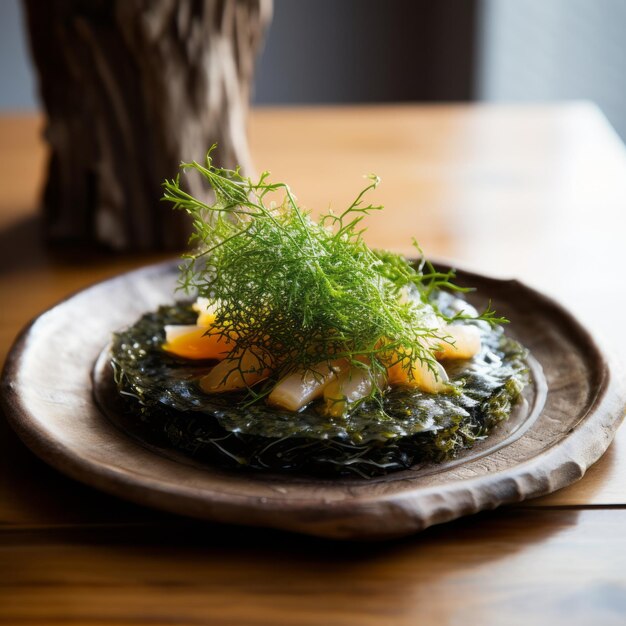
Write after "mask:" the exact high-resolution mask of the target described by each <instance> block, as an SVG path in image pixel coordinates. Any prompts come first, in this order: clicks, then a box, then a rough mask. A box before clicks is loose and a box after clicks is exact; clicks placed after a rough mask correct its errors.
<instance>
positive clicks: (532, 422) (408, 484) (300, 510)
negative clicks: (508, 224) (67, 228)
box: [2, 263, 626, 539]
mask: <svg viewBox="0 0 626 626" xmlns="http://www.w3.org/2000/svg"><path fill="white" fill-rule="evenodd" d="M176 275H177V270H176V264H175V263H166V264H160V265H154V266H150V267H147V268H144V269H141V270H138V271H135V272H130V273H128V274H123V275H121V276H119V277H117V278H113V279H111V280H108V281H106V282H103V283H100V284H97V285H94V286H93V287H90V288H88V289H86V290H84V291H81V292H79V293H78V294H76V295H75V296H73V297H71V298H69V299H68V300H65V301H64V302H61V303H60V304H58V305H57V306H55V307H53V308H52V309H50V310H49V311H47V312H46V313H44V314H43V315H41V316H40V317H38V318H37V319H36V320H35V321H34V322H33V323H32V324H31V325H30V326H29V327H28V328H27V329H26V330H25V331H24V332H23V333H22V335H21V336H20V337H19V338H18V340H17V341H16V343H15V345H14V347H13V349H12V351H11V354H10V355H9V358H8V360H7V363H6V366H5V370H4V373H3V378H2V400H3V404H4V408H5V411H6V414H7V416H8V417H9V419H10V421H11V423H12V425H13V427H14V428H15V430H16V431H17V432H18V434H19V435H20V436H21V437H22V439H23V440H24V441H25V443H26V444H27V445H28V446H29V447H30V448H31V449H32V450H33V451H34V452H35V453H36V454H37V455H39V456H40V457H41V458H42V459H44V460H45V461H47V462H48V463H50V464H51V465H53V466H54V467H56V468H57V469H59V470H61V471H62V472H64V473H66V474H68V475H70V476H72V477H73V478H75V479H77V480H80V481H82V482H84V483H87V484H89V485H92V486H94V487H97V488H99V489H102V490H104V491H107V492H109V493H113V494H115V495H118V496H120V497H122V498H126V499H129V500H133V501H136V502H139V503H142V504H146V505H149V506H154V507H157V508H161V509H165V510H168V511H173V512H176V513H181V514H185V515H190V516H194V517H199V518H204V519H210V520H215V521H220V522H227V523H237V524H249V525H259V526H270V527H276V528H282V529H289V530H293V531H298V532H303V533H309V534H314V535H320V536H327V537H337V538H354V539H364V538H369V539H374V538H376V539H382V538H387V537H394V536H400V535H406V534H410V533H413V532H416V531H418V530H421V529H423V528H426V527H427V526H430V525H432V524H437V523H440V522H445V521H448V520H451V519H454V518H457V517H459V516H461V515H466V514H469V513H474V512H477V511H480V510H482V509H488V508H495V507H497V506H499V505H501V504H505V503H509V502H519V501H520V500H523V499H525V498H530V497H535V496H539V495H543V494H546V493H549V492H551V491H554V490H556V489H559V488H561V487H564V486H566V485H569V484H570V483H572V482H574V481H576V480H578V479H579V478H581V477H582V476H583V474H584V473H585V470H586V469H587V468H588V467H589V466H590V465H591V464H592V463H594V462H595V461H596V460H597V459H598V458H599V457H600V456H601V455H602V453H603V452H604V451H605V450H606V448H607V447H608V445H609V443H610V442H611V440H612V439H613V436H614V433H615V430H616V429H617V427H618V425H619V424H620V422H621V420H622V417H623V409H624V406H625V404H626V393H625V391H624V388H623V387H622V386H621V385H618V382H617V379H616V377H615V376H614V375H613V374H612V373H611V371H610V369H609V366H608V364H607V362H606V360H605V359H604V357H603V356H602V354H601V352H600V350H599V349H598V347H597V346H596V344H595V342H594V341H593V339H592V338H591V337H590V335H589V333H588V332H587V331H586V330H585V329H583V328H582V327H581V326H580V325H579V324H578V322H576V320H574V318H573V317H572V316H571V315H570V314H569V313H568V312H567V311H565V310H564V309H563V308H561V307H560V306H559V305H558V304H556V303H555V302H553V301H552V300H550V299H549V298H547V297H545V296H543V295H541V294H539V293H537V292H536V291H533V290H532V289H529V288H528V287H526V286H524V285H522V284H521V283H519V282H517V281H502V280H495V279H492V278H487V277H484V276H480V275H476V274H470V273H467V272H459V281H460V282H462V283H465V284H469V285H472V286H474V287H477V289H478V291H477V293H476V294H473V295H472V296H471V297H470V300H472V301H473V302H474V304H476V305H477V306H479V307H480V306H481V305H484V303H485V301H486V300H487V299H491V300H492V302H493V305H494V307H495V308H496V310H497V311H498V313H500V314H502V315H505V316H506V317H508V318H509V319H510V320H511V324H510V326H509V327H508V332H510V333H511V334H512V335H513V336H515V337H516V338H518V339H519V340H520V341H521V342H522V343H523V344H524V345H526V346H527V347H528V348H530V350H531V354H532V359H531V360H530V365H531V371H532V377H533V383H532V385H531V386H530V387H529V388H528V389H527V391H526V393H525V403H524V404H523V405H521V406H520V407H519V408H518V410H517V411H516V413H515V415H514V416H513V418H512V419H511V421H510V422H509V423H508V424H507V425H506V426H505V427H504V428H502V429H501V430H500V431H499V432H496V433H494V434H493V435H492V436H491V437H490V438H489V439H488V440H487V441H486V442H484V443H483V444H481V445H480V446H478V447H475V448H474V449H473V450H471V451H469V452H467V453H465V455H464V456H463V457H460V458H459V459H457V460H455V461H453V462H450V463H445V464H442V465H431V466H427V467H421V468H419V469H413V470H408V471H404V472H398V473H395V474H391V475H389V476H385V477H383V478H378V479H374V480H362V479H337V480H322V479H313V478H302V477H295V476H289V475H266V474H260V473H255V474H251V473H235V472H227V471H222V470H218V469H215V468H212V467H208V466H203V465H201V464H198V463H195V462H193V461H192V460H189V459H187V458H185V457H182V456H181V455H177V454H176V453H173V452H172V451H168V450H161V449H155V448H150V447H148V446H145V445H142V444H141V443H139V442H137V441H136V440H134V439H132V438H131V437H129V436H128V435H126V434H125V433H124V432H123V431H122V430H120V429H119V428H118V427H116V426H115V425H114V423H113V422H112V421H111V420H109V419H107V417H105V416H104V415H103V414H102V412H101V411H100V410H99V408H98V405H97V403H96V402H95V401H94V398H93V395H92V379H91V376H92V370H93V368H94V363H95V362H96V360H97V359H98V356H99V355H100V354H101V353H102V350H103V347H104V346H106V345H107V343H108V341H109V339H110V336H111V333H112V332H113V331H115V330H117V329H119V328H121V327H123V326H125V325H127V324H130V323H132V322H134V321H135V320H136V319H137V318H139V316H140V315H141V314H142V313H144V312H146V311H149V310H152V309H155V308H156V307H158V305H160V304H164V303H167V302H171V301H172V300H173V298H174V296H173V293H174V286H175V280H176ZM106 371H107V370H106V359H101V360H100V366H99V368H97V371H96V375H97V377H100V378H102V377H103V376H104V377H105V378H106Z"/></svg>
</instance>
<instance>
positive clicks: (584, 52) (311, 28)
mask: <svg viewBox="0 0 626 626" xmlns="http://www.w3.org/2000/svg"><path fill="white" fill-rule="evenodd" d="M41 1H42V2H45V1H46V0H41ZM452 2H455V4H454V9H450V7H452V6H453V5H452V4H451V3H449V2H446V0H438V2H435V1H434V0H431V2H428V1H421V0H420V1H419V2H418V0H275V17H274V22H273V24H272V26H271V29H270V33H269V38H268V42H267V44H266V47H265V50H264V53H263V55H262V57H261V60H260V63H259V67H258V72H257V81H256V95H255V100H256V102H258V103H261V104H266V103H290V104H293V103H325V102H371V101H385V100H387V101H389V100H392V101H393V100H409V101H410V100H424V99H431V100H432V99H443V100H454V99H460V98H464V97H470V96H471V95H472V93H473V95H475V96H476V97H477V98H478V99H481V100H487V101H508V102H512V101H522V102H526V101H533V102H538V101H546V100H565V99H579V98H585V99H591V100H593V101H595V102H597V103H598V104H599V105H600V107H601V108H602V109H603V110H604V112H605V113H606V114H607V116H608V117H609V119H610V120H611V122H612V123H613V125H614V126H615V127H616V129H617V130H618V132H619V133H620V134H621V136H622V137H623V138H626V2H625V1H624V0H480V3H479V10H478V16H477V18H476V23H477V24H478V28H476V29H475V30H476V33H477V34H476V43H477V46H476V47H477V48H478V53H477V55H476V59H475V60H476V63H475V72H472V71H471V70H472V68H471V65H472V63H471V61H473V60H474V59H473V58H469V57H471V56H472V55H471V45H470V44H471V42H468V43H467V45H466V46H465V47H467V48H468V50H469V51H470V52H469V53H468V55H463V54H458V53H456V54H452V55H451V56H450V55H448V58H446V56H445V54H446V50H447V49H448V48H449V46H448V45H447V44H449V42H457V41H458V40H459V37H462V34H463V32H464V30H467V29H468V24H470V22H471V21H472V19H473V16H472V15H471V12H467V7H468V6H469V5H471V4H473V3H470V2H469V0H464V1H463V2H462V3H460V2H458V1H457V0H452ZM442 5H446V6H447V9H446V11H447V13H446V11H443V12H436V11H435V9H434V7H441V6H442ZM357 7H358V9H357ZM460 7H463V8H460ZM451 11H452V12H451ZM455 29H456V30H455ZM435 31H436V32H435ZM465 56H468V58H465ZM420 63H421V65H420ZM436 63H437V64H438V67H439V68H442V67H443V69H439V70H438V71H437V72H432V71H431V72H429V71H428V68H429V67H430V66H434V65H435V64H436ZM464 64H465V65H464ZM455 70H456V71H457V75H456V76H454V75H453V72H454V71H455ZM473 74H475V79H476V80H475V83H474V88H473V89H472V88H471V86H467V85H460V81H462V80H463V78H462V76H463V75H466V76H467V77H468V79H470V78H471V77H472V75H473ZM446 78H447V79H448V81H447V83H444V82H442V81H444V79H446ZM438 81H439V82H438ZM455 86H458V87H459V88H458V89H455ZM433 94H435V95H436V97H433ZM36 106H37V98H36V95H35V88H34V85H33V76H32V71H31V69H30V62H29V58H28V51H27V49H26V45H25V38H24V33H23V28H22V23H21V14H20V6H19V0H0V109H33V108H35V107H36Z"/></svg>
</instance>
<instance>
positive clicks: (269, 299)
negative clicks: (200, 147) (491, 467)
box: [111, 153, 529, 478]
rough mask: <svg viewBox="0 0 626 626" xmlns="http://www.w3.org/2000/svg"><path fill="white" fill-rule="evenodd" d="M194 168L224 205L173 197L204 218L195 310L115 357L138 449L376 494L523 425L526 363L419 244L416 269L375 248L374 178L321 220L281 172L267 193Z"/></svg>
mask: <svg viewBox="0 0 626 626" xmlns="http://www.w3.org/2000/svg"><path fill="white" fill-rule="evenodd" d="M184 167H185V169H191V170H193V171H194V173H195V174H196V175H199V176H201V177H202V179H203V181H204V182H205V184H206V185H207V186H208V187H209V188H210V190H211V192H212V194H213V196H214V201H213V203H211V204H207V203H206V202H204V201H202V200H198V199H196V198H193V197H192V196H190V195H189V194H188V193H187V192H186V191H184V190H183V189H182V188H181V185H180V183H179V180H178V179H177V180H174V181H167V182H166V183H165V199H166V200H169V201H171V202H172V203H173V205H174V208H176V209H184V210H186V211H187V212H188V213H189V214H190V216H191V218H192V219H193V224H194V234H193V236H192V241H193V242H194V244H195V246H194V248H193V250H192V251H191V252H190V253H189V254H188V255H186V256H187V260H186V262H185V263H184V264H183V265H182V266H181V277H180V280H179V282H180V287H181V289H182V291H183V292H186V294H187V295H188V296H193V299H192V300H187V301H184V300H183V301H179V302H176V303H168V304H167V305H164V306H161V307H159V308H158V309H157V310H156V311H149V312H146V314H144V315H143V316H142V317H141V318H140V319H139V320H137V321H136V322H135V323H134V324H132V325H131V326H130V327H128V328H126V329H123V330H121V331H120V332H118V333H116V335H115V337H114V340H113V342H112V345H111V365H112V367H113V369H114V372H115V380H116V383H117V389H118V392H119V394H120V395H121V398H122V400H123V403H119V404H120V405H122V404H123V405H124V406H122V410H124V411H125V412H126V414H127V419H126V422H127V424H129V425H131V426H132V424H133V422H135V426H136V428H135V429H134V430H135V434H136V436H138V437H142V436H145V433H149V434H150V435H151V438H152V439H154V440H156V441H158V440H159V439H161V440H163V441H164V442H167V443H169V444H170V445H171V446H172V447H174V448H176V449H178V450H179V451H181V452H183V453H185V454H188V455H189V456H191V457H193V458H194V459H199V460H203V461H207V462H211V463H214V464H216V465H217V466H220V467H226V468H229V469H244V470H247V471H251V470H254V471H279V472H299V473H306V474H310V475H319V476H350V475H352V476H359V477H362V478H371V477H374V476H380V475H384V474H387V473H389V472H393V471H399V470H403V469H408V468H410V467H415V466H417V465H419V464H423V463H429V462H434V463H437V462H442V461H445V460H450V459H453V458H456V457H458V455H459V453H460V452H462V451H463V450H465V449H468V448H471V447H472V446H473V445H474V444H475V443H476V442H477V441H481V440H484V439H486V438H487V437H488V436H489V434H490V433H491V432H492V430H493V429H495V428H497V427H498V425H499V424H501V423H503V422H505V421H506V420H508V418H509V416H510V414H511V412H512V411H513V409H514V407H515V406H516V404H517V403H518V402H519V401H520V400H521V391H522V390H523V388H524V387H525V386H526V385H527V383H528V378H529V375H528V374H529V372H528V370H529V367H528V364H527V359H526V357H527V350H526V349H525V348H524V347H523V346H522V345H521V344H520V343H519V342H518V341H516V340H514V339H512V338H511V337H510V336H508V335H507V334H506V333H505V331H504V329H503V326H502V325H503V324H505V323H506V321H507V320H505V319H503V318H500V317H498V316H497V314H496V312H494V311H493V309H491V308H490V307H489V306H487V307H486V308H485V309H484V310H483V311H482V312H478V311H477V310H476V309H475V308H474V307H473V306H472V305H470V304H469V303H468V302H467V300H465V299H464V297H463V296H464V294H465V293H466V292H467V291H468V289H467V288H466V287H462V286H460V285H458V284H456V283H455V275H454V272H453V271H452V270H450V269H448V270H446V271H441V270H438V269H436V268H435V267H434V266H433V265H432V264H431V263H430V262H428V261H427V260H426V259H425V258H424V257H423V255H421V250H420V249H419V247H418V246H417V244H416V254H418V253H419V254H420V255H421V256H420V257H419V258H418V259H417V260H415V261H413V262H410V261H407V260H405V259H404V258H403V257H401V256H400V255H397V254H393V253H391V252H388V251H381V250H372V249H370V248H369V247H368V246H367V244H366V243H365V241H364V238H363V231H364V230H365V229H364V228H363V227H362V220H363V218H364V217H366V216H367V215H368V214H369V213H370V212H371V211H374V210H380V209H381V207H374V206H372V205H370V204H367V202H366V197H367V192H369V191H371V190H372V189H374V188H375V187H376V186H377V184H378V179H377V178H376V177H374V176H372V177H369V180H368V183H367V186H366V187H365V189H364V190H362V191H361V192H360V193H359V194H358V195H357V197H356V199H355V200H354V202H353V203H352V204H351V205H350V206H349V207H347V208H346V209H345V210H343V209H342V210H340V211H339V212H337V213H333V212H328V213H326V214H323V215H322V216H321V217H320V218H319V219H318V220H314V219H312V217H311V216H310V214H309V213H308V212H306V211H305V210H303V209H302V208H301V207H300V206H299V205H298V202H297V200H296V198H295V196H294V195H293V194H292V192H291V191H290V189H289V187H288V186H287V185H286V184H284V183H275V182H272V181H271V180H270V179H269V176H268V174H267V173H266V174H263V175H262V176H261V177H260V179H259V180H258V181H252V180H250V179H248V178H245V177H243V176H242V175H241V174H240V173H239V172H238V171H233V170H225V169H221V168H218V167H216V166H215V165H214V164H213V162H212V159H211V156H210V153H209V155H208V156H207V162H206V164H205V165H200V164H198V163H192V164H188V165H186V166H184ZM164 304H165V303H164ZM131 430H132V429H131Z"/></svg>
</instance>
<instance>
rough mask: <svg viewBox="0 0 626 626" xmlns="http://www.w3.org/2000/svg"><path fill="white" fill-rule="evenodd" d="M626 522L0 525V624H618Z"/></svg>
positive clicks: (623, 517) (538, 514) (550, 518)
mask: <svg viewBox="0 0 626 626" xmlns="http://www.w3.org/2000/svg"><path fill="white" fill-rule="evenodd" d="M625 524H626V512H625V511H582V512H579V511H551V510H511V509H509V510H502V511H498V512H494V513H490V514H481V515H478V516H475V517H472V518H467V519H465V520H463V521H459V522H453V523H451V524H446V525H444V526H439V527H434V528H431V529H429V530H427V531H425V532H424V533H421V534H420V535H418V536H415V537H413V538H410V539H407V540H403V541H397V542H394V543H392V544H385V545H384V546H382V545H380V546H376V545H372V544H367V545H363V544H336V543H329V542H321V541H318V540H310V539H308V540H304V539H303V538H301V537H295V536H292V535H286V534H277V533H271V532H263V531H259V530H251V529H237V528H236V527H230V528H225V527H223V526H212V525H209V524H190V523H180V522H173V523H168V524H166V525H158V526H154V527H152V528H150V529H146V528H128V527H126V528H115V527H107V528H101V527H96V528H93V527H81V528H65V529H57V530H50V531H45V532H42V531H37V532H33V531H31V530H24V531H0V623H5V624H20V625H22V624H24V625H33V626H34V625H38V626H39V625H41V624H59V623H61V624H102V625H104V624H106V625H108V626H112V625H115V626H121V625H124V624H128V625H131V624H176V625H177V626H184V625H192V624H207V623H211V624H220V625H226V626H232V625H235V624H245V625H246V626H269V625H272V626H274V625H280V624H285V625H287V624H289V625H290V626H300V625H302V626H319V625H320V624H328V625H334V626H353V625H354V624H363V625H365V626H374V625H379V624H385V625H389V624H392V625H394V626H405V625H406V626H408V625H414V624H427V625H428V626H439V625H442V626H443V625H449V624H453V625H456V624H459V625H464V624H481V626H496V625H497V626H501V625H503V624H506V625H507V626H526V625H527V624H538V625H548V624H550V625H552V626H561V625H563V626H565V625H567V626H588V625H589V624H593V623H598V624H602V626H618V625H621V624H623V618H624V615H625V613H626V604H625V601H624V598H625V597H626V574H625V571H626V556H625V555H626V538H625V536H624V533H623V528H624V525H625ZM607 538H610V541H608V540H607Z"/></svg>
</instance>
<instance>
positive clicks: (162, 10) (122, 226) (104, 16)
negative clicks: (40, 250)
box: [24, 0, 272, 250]
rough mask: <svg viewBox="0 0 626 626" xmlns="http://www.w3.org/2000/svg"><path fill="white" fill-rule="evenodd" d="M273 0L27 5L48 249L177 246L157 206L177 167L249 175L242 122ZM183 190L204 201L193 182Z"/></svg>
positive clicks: (177, 232) (35, 1)
mask: <svg viewBox="0 0 626 626" xmlns="http://www.w3.org/2000/svg"><path fill="white" fill-rule="evenodd" d="M271 2H272V0H46V2H41V1H40V0H24V6H25V9H26V11H25V13H26V19H27V24H28V29H29V32H30V43H31V49H32V55H33V58H34V61H35V64H36V66H37V68H38V71H39V86H40V93H41V97H42V100H43V104H44V105H45V108H46V111H47V116H48V119H47V125H46V131H45V137H46V140H47V142H48V144H49V146H50V162H49V171H48V179H47V182H46V186H45V191H44V198H43V205H44V218H45V219H44V225H45V226H44V227H45V234H46V236H47V238H48V240H49V241H51V242H53V243H66V242H71V243H79V244H88V245H94V244H96V245H103V246H107V247H110V248H113V249H118V250H130V249H134V250H158V249H172V248H179V247H180V246H182V245H184V243H185V242H186V239H187V234H188V223H187V220H186V216H185V215H184V214H182V213H181V212H173V211H171V209H170V208H169V207H166V206H165V205H164V204H162V203H160V202H159V198H160V196H161V193H162V192H161V183H162V181H163V179H164V178H166V177H167V178H171V177H173V176H174V175H175V174H176V172H177V170H178V165H179V164H180V162H181V161H188V160H192V159H195V160H199V159H203V158H204V155H205V153H206V151H207V148H208V147H210V146H211V145H212V144H213V143H214V142H217V143H218V145H219V147H218V150H217V152H216V158H217V159H218V160H219V162H220V164H222V165H224V166H228V167H232V166H235V165H241V166H242V167H243V169H244V170H248V171H249V170H250V167H251V165H250V154H249V150H248V144H247V139H246V116H247V111H248V105H249V96H250V88H251V82H252V77H253V71H254V63H255V59H256V55H257V52H258V50H259V46H260V44H261V41H262V37H263V34H264V32H265V28H266V26H267V24H268V22H269V19H270V16H271V8H272V5H271ZM186 184H187V185H188V189H189V190H190V191H191V192H192V193H194V194H198V195H203V194H206V191H205V190H203V189H202V188H195V186H196V185H198V187H199V181H197V180H192V179H190V180H188V181H187V182H186Z"/></svg>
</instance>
